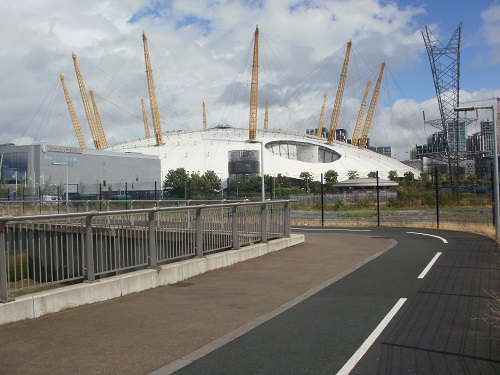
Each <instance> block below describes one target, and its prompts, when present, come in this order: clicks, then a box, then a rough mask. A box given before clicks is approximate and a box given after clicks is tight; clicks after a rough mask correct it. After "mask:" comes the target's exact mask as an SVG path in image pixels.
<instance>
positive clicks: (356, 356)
mask: <svg viewBox="0 0 500 375" xmlns="http://www.w3.org/2000/svg"><path fill="white" fill-rule="evenodd" d="M405 302H406V298H400V299H399V301H398V302H397V303H396V304H395V305H394V307H393V308H392V309H391V311H389V313H388V314H387V315H386V316H385V318H384V319H382V321H381V322H380V323H379V325H378V326H377V328H375V330H374V331H373V332H372V333H371V335H370V336H368V338H367V339H366V340H365V342H364V343H363V344H362V345H361V346H360V347H359V349H358V350H357V351H356V353H354V355H353V356H352V357H351V358H350V359H349V360H348V361H347V362H346V364H345V365H344V367H342V368H341V369H340V371H339V372H337V375H347V374H349V373H350V372H351V371H352V369H353V368H354V367H355V366H356V364H357V363H358V362H359V361H360V360H361V358H362V357H363V356H364V355H365V353H366V352H367V351H368V349H370V347H371V346H372V345H373V343H374V342H375V340H376V339H377V337H379V336H380V334H381V333H382V331H383V330H384V329H385V327H387V325H388V324H389V322H390V321H391V319H392V318H394V316H395V315H396V314H397V312H398V311H399V309H400V308H401V306H403V304H404V303H405Z"/></svg>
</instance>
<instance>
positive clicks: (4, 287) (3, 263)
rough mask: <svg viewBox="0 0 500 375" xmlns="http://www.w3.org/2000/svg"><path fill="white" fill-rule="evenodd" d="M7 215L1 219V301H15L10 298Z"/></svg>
mask: <svg viewBox="0 0 500 375" xmlns="http://www.w3.org/2000/svg"><path fill="white" fill-rule="evenodd" d="M5 218H6V216H4V220H0V302H9V301H13V299H12V298H9V289H8V287H7V286H8V279H7V259H6V257H5V252H6V249H5V224H6V222H7V221H6V220H5Z"/></svg>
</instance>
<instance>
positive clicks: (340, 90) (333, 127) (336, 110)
mask: <svg viewBox="0 0 500 375" xmlns="http://www.w3.org/2000/svg"><path fill="white" fill-rule="evenodd" d="M351 45H352V42H351V41H350V40H349V42H348V43H347V51H346V53H345V58H344V64H343V65H342V72H341V73H340V80H339V85H338V87H337V95H336V96H335V104H334V105H333V111H332V119H331V120H330V129H329V131H328V139H327V143H328V144H330V145H331V144H332V142H333V140H334V139H335V133H336V131H337V124H338V122H339V115H340V107H341V106H342V97H343V96H344V88H345V81H346V78H347V67H348V65H349V55H350V53H351Z"/></svg>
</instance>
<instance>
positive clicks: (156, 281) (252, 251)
mask: <svg viewBox="0 0 500 375" xmlns="http://www.w3.org/2000/svg"><path fill="white" fill-rule="evenodd" d="M304 240H305V238H304V235H303V234H292V235H291V237H290V238H280V239H276V240H273V241H269V242H267V243H263V244H256V245H251V246H246V247H242V248H241V249H239V250H229V251H224V252H220V253H216V254H211V255H207V256H206V257H203V258H194V259H189V260H186V261H182V262H178V263H172V264H167V265H164V266H161V267H158V268H156V269H147V270H141V271H135V272H130V273H127V274H123V275H117V276H113V277H109V278H106V279H101V280H99V281H96V282H93V283H82V284H78V285H70V286H66V287H62V288H58V289H52V290H49V291H43V292H38V293H33V294H31V295H27V296H23V297H18V298H16V299H15V300H14V301H12V302H7V303H0V325H3V324H7V323H13V322H16V321H20V320H25V319H31V318H37V317H40V316H43V315H45V314H50V313H54V312H58V311H62V310H66V309H69V308H73V307H78V306H82V305H87V304H90V303H95V302H100V301H106V300H109V299H112V298H117V297H121V296H124V295H127V294H131V293H136V292H141V291H143V290H147V289H152V288H156V287H159V286H164V285H170V284H175V283H177V282H180V281H183V280H186V279H188V278H190V277H193V276H196V275H199V274H202V273H205V272H208V271H213V270H216V269H219V268H223V267H227V266H230V265H232V264H235V263H238V262H242V261H245V260H249V259H252V258H256V257H259V256H261V255H265V254H268V253H271V252H274V251H278V250H282V249H284V248H287V247H289V246H293V245H296V244H299V243H301V242H304Z"/></svg>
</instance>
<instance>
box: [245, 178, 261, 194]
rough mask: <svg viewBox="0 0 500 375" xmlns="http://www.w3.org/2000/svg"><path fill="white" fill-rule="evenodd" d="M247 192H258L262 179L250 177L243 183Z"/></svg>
mask: <svg viewBox="0 0 500 375" xmlns="http://www.w3.org/2000/svg"><path fill="white" fill-rule="evenodd" d="M245 186H246V189H247V191H248V192H255V193H257V192H260V191H261V190H262V179H261V178H260V176H252V177H250V178H249V179H248V180H247V182H246V183H245Z"/></svg>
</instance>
